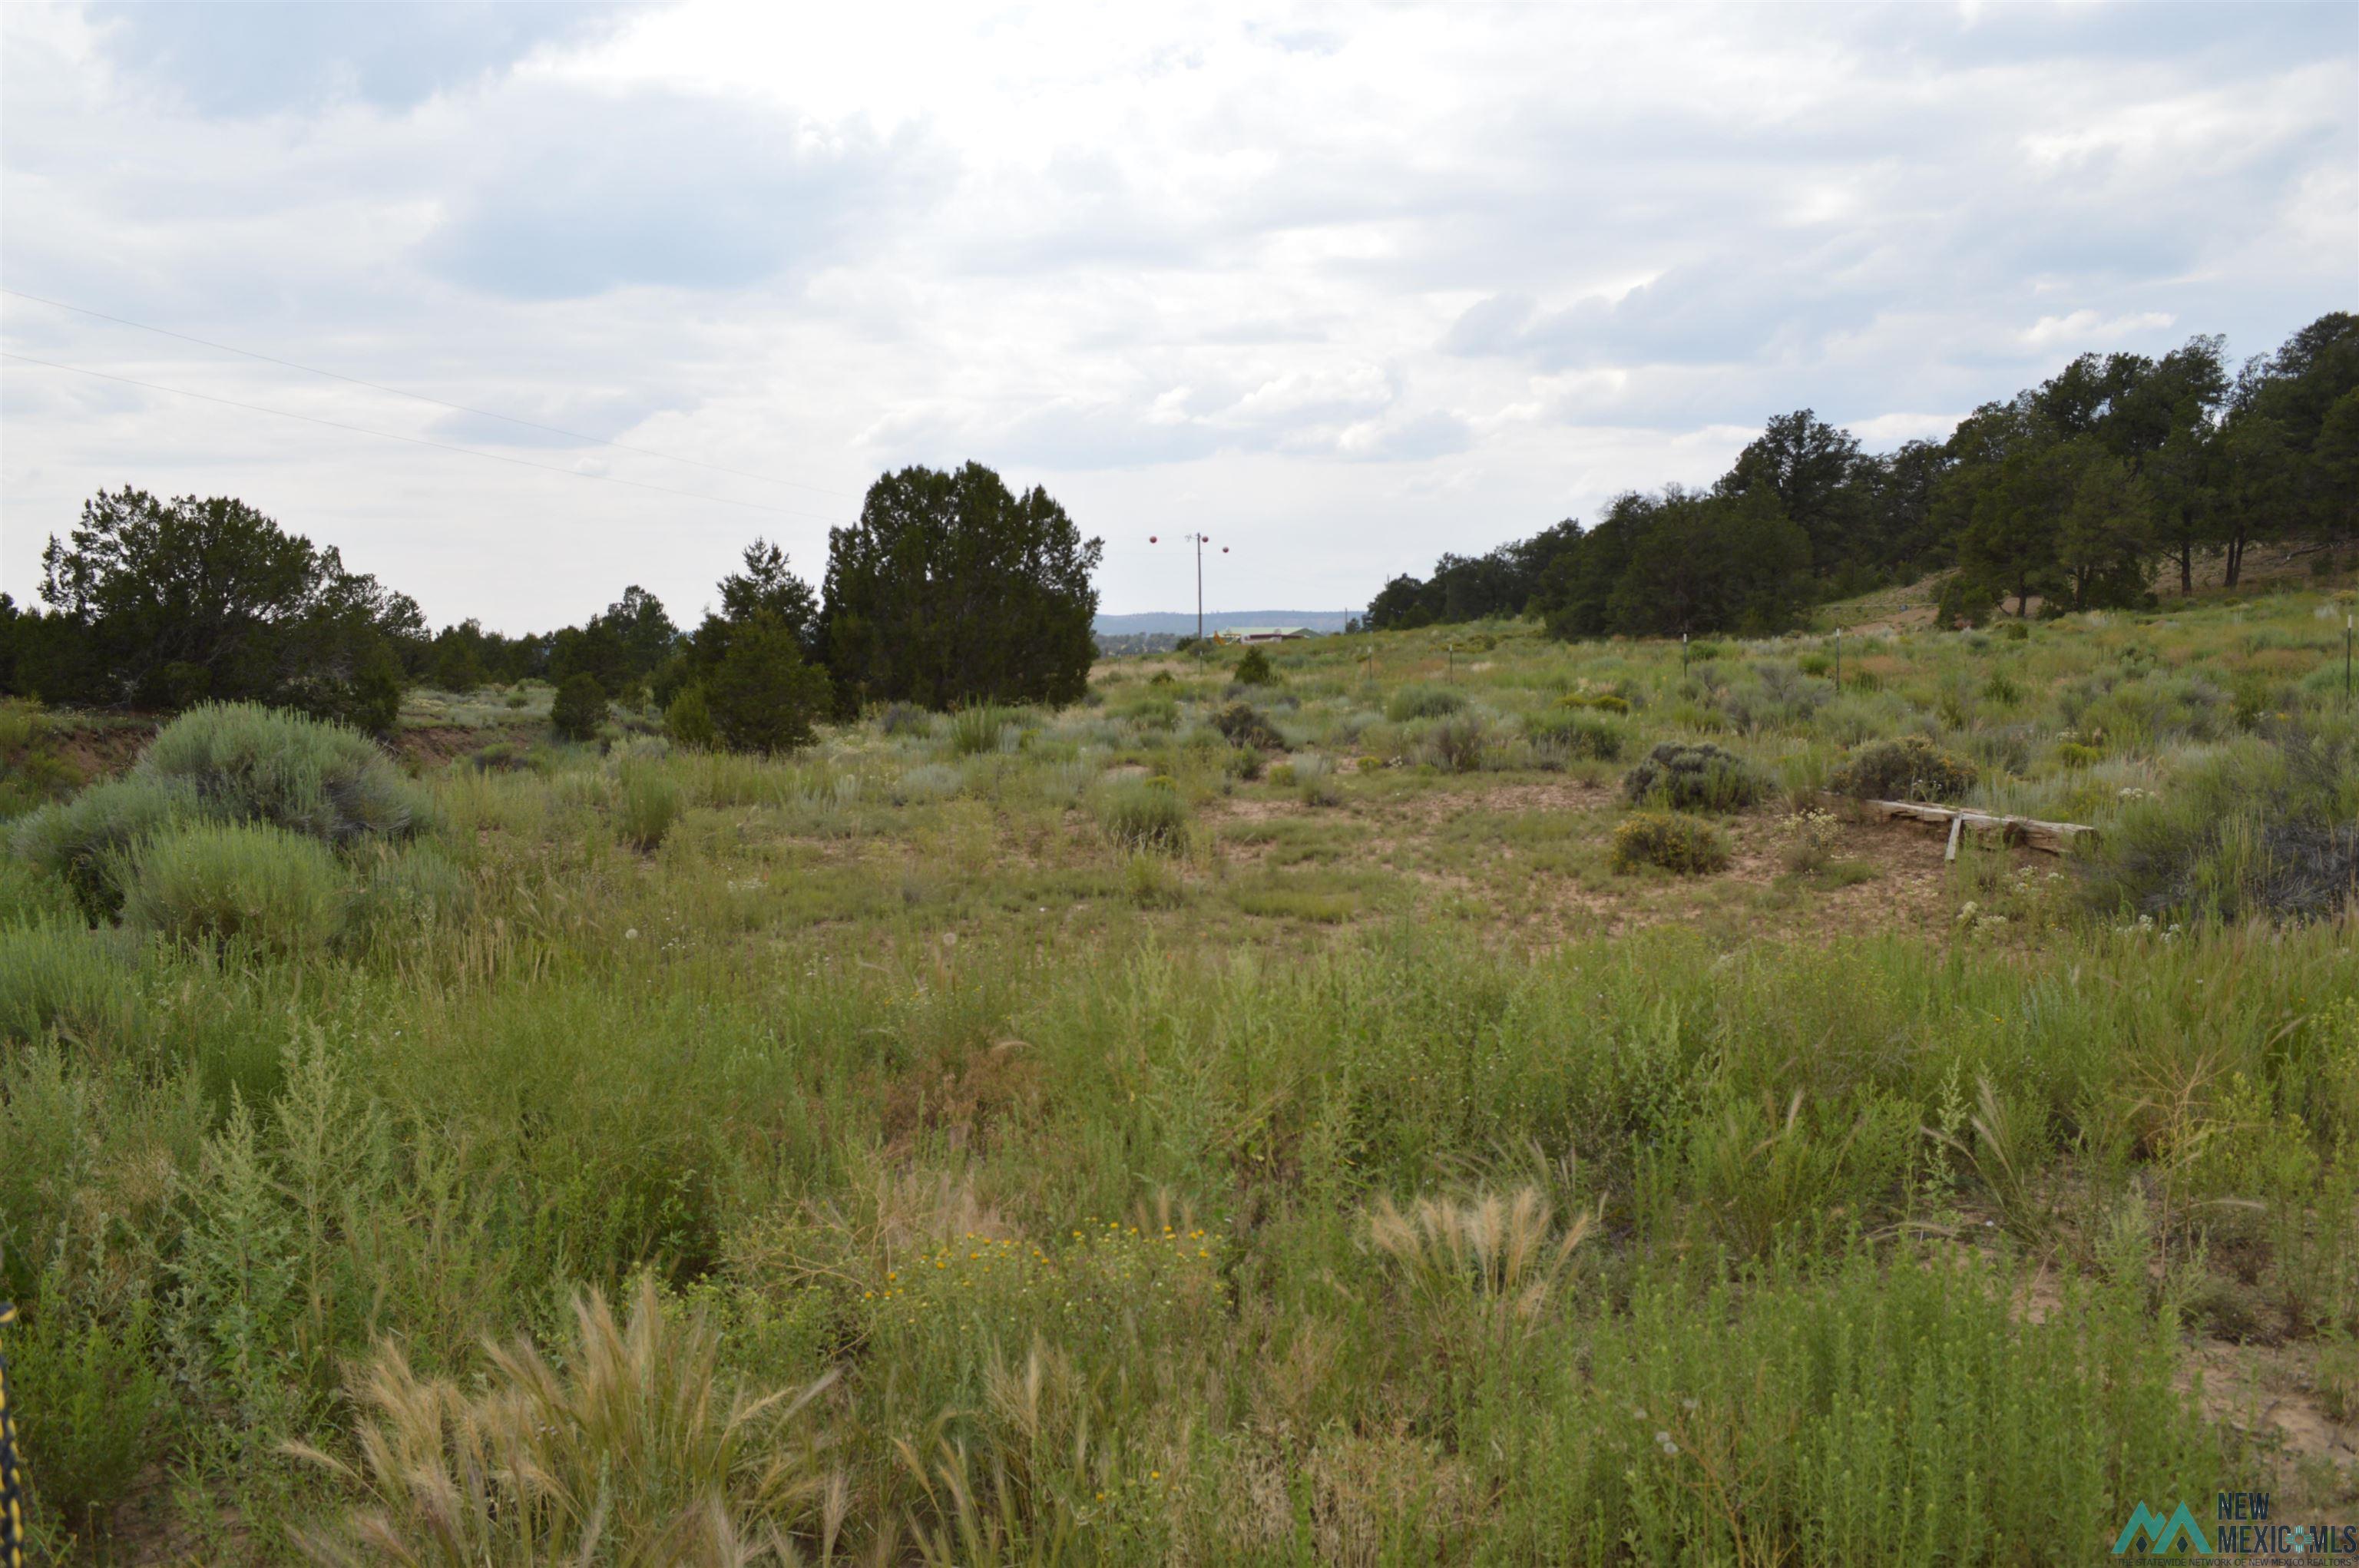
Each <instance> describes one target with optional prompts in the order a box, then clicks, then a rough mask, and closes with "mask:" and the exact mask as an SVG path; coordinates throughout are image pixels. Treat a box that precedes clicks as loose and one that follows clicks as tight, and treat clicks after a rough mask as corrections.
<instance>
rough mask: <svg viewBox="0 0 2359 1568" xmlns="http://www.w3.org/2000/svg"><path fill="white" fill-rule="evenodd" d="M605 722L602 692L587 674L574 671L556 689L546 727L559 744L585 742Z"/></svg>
mask: <svg viewBox="0 0 2359 1568" xmlns="http://www.w3.org/2000/svg"><path fill="white" fill-rule="evenodd" d="M605 722H606V689H605V688H604V687H603V686H601V685H599V684H598V678H597V677H596V676H594V675H592V674H591V673H590V672H589V671H588V670H576V671H575V672H574V673H572V674H571V675H569V676H567V677H566V678H565V684H563V685H562V686H560V687H559V688H558V689H557V701H556V702H552V703H550V704H549V727H550V728H551V729H553V730H555V731H556V732H557V734H558V737H559V738H560V739H561V740H589V739H591V738H592V736H594V735H597V733H598V726H599V725H600V724H604V723H605Z"/></svg>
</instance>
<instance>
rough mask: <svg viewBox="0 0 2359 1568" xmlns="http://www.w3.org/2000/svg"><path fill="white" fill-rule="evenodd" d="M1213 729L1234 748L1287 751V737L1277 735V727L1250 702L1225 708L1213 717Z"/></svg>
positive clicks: (1238, 703)
mask: <svg viewBox="0 0 2359 1568" xmlns="http://www.w3.org/2000/svg"><path fill="white" fill-rule="evenodd" d="M1212 727H1213V728H1214V729H1216V730H1218V731H1220V732H1221V734H1222V735H1223V736H1224V737H1225V738H1226V739H1227V740H1228V742H1229V744H1231V745H1232V746H1254V747H1256V748H1257V749H1259V750H1262V751H1284V750H1285V749H1286V737H1285V736H1284V735H1280V734H1278V733H1277V725H1276V724H1271V723H1270V722H1269V720H1267V719H1266V718H1265V717H1263V716H1262V713H1261V710H1259V709H1258V708H1256V707H1255V706H1254V705H1253V704H1252V703H1250V702H1232V703H1230V704H1229V705H1228V706H1227V707H1225V708H1223V709H1222V710H1221V711H1220V712H1219V713H1215V714H1214V715H1213V716H1212Z"/></svg>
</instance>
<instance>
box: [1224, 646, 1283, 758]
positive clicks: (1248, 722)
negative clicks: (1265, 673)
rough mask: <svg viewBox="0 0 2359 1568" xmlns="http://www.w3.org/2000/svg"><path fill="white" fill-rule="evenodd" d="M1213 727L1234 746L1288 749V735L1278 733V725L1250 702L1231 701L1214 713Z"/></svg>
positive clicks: (1273, 749)
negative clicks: (1272, 722)
mask: <svg viewBox="0 0 2359 1568" xmlns="http://www.w3.org/2000/svg"><path fill="white" fill-rule="evenodd" d="M1256 651H1259V650H1258V649H1256ZM1212 727H1213V728H1214V729H1216V730H1218V731H1220V732H1221V734H1222V735H1223V736H1224V737H1225V738H1226V739H1227V740H1228V741H1229V743H1230V744H1231V745H1233V746H1253V747H1255V748H1256V749H1257V750H1260V751H1284V750H1285V749H1286V737H1285V736H1284V735H1280V734H1278V733H1277V725H1276V724H1271V723H1270V722H1269V720H1267V719H1266V718H1265V717H1263V716H1262V713H1261V710H1260V709H1258V708H1256V707H1255V706H1254V705H1253V704H1252V703H1250V702H1231V703H1230V704H1229V705H1228V706H1227V707H1225V708H1223V709H1222V710H1221V711H1220V712H1219V713H1215V714H1213V715H1212Z"/></svg>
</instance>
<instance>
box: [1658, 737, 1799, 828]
mask: <svg viewBox="0 0 2359 1568" xmlns="http://www.w3.org/2000/svg"><path fill="white" fill-rule="evenodd" d="M1622 792H1623V793H1624V794H1625V796H1627V797H1628V798H1629V799H1630V800H1631V801H1632V802H1633V803H1634V804H1652V805H1663V806H1669V807H1672V808H1673V809H1675V810H1679V811H1741V810H1743V809H1744V808H1745V807H1746V806H1750V805H1754V804H1756V802H1758V801H1759V800H1762V799H1763V798H1764V797H1765V796H1767V794H1768V793H1769V781H1768V780H1767V779H1765V778H1764V777H1762V775H1761V773H1760V772H1759V771H1758V770H1757V769H1756V768H1754V766H1753V765H1752V764H1751V763H1749V762H1747V761H1745V759H1744V758H1743V757H1738V756H1737V755H1736V754H1735V753H1734V752H1731V751H1726V750H1723V748H1721V747H1720V746H1713V745H1712V743H1711V742H1709V741H1703V742H1698V743H1695V744H1692V745H1690V744H1683V743H1680V742H1677V741H1666V742H1664V743H1663V744H1662V745H1660V746H1657V747H1655V749H1654V750H1652V751H1650V752H1648V753H1647V756H1646V757H1645V758H1644V759H1643V760H1642V761H1640V762H1639V764H1638V766H1637V767H1636V768H1632V769H1631V770H1630V771H1629V772H1628V773H1626V774H1625V775H1624V776H1623V779H1622Z"/></svg>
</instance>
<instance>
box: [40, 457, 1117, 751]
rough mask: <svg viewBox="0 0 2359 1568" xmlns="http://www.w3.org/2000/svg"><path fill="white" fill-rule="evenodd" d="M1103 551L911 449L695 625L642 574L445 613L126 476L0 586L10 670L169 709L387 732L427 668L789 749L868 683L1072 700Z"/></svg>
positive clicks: (448, 678) (885, 694)
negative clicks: (811, 561) (208, 709)
mask: <svg viewBox="0 0 2359 1568" xmlns="http://www.w3.org/2000/svg"><path fill="white" fill-rule="evenodd" d="M1102 550H1103V546H1102V544H1101V542H1100V541H1099V540H1096V539H1089V540H1086V541H1084V540H1083V539H1082V536H1081V531H1080V529H1079V528H1076V527H1075V525H1074V523H1073V521H1072V519H1071V517H1069V516H1068V515H1067V514H1066V512H1065V509H1064V508H1063V507H1062V506H1059V505H1058V504H1057V502H1055V501H1054V500H1052V499H1051V498H1050V497H1049V495H1048V493H1047V492H1046V491H1044V490H1041V489H1038V488H1037V487H1036V488H1034V489H1031V490H1027V491H1025V492H1023V493H1022V494H1020V495H1018V494H1016V493H1015V492H1013V491H1011V490H1009V488H1008V487H1007V485H1006V483H1005V482H1004V481H1002V480H1001V478H1000V477H999V475H998V474H995V473H993V472H992V471H991V470H990V469H988V468H985V467H984V466H983V465H982V464H980V463H968V464H966V465H965V466H964V467H963V468H961V469H958V470H956V471H955V472H949V471H938V470H933V469H928V468H921V467H911V468H906V469H903V470H901V471H900V472H898V473H896V474H885V475H883V476H882V477H880V478H879V479H878V480H877V481H876V482H875V485H871V486H870V488H869V491H868V494H867V497H866V500H865V502H864V505H863V506H862V508H861V514H860V518H859V520H858V521H857V522H856V523H854V524H853V525H852V526H851V527H849V528H833V529H831V530H829V534H828V563H827V571H826V575H825V578H824V581H823V583H822V586H821V589H820V590H818V591H816V592H814V590H813V589H812V588H811V586H810V583H806V582H804V581H803V580H802V579H800V578H799V577H797V576H796V575H795V574H794V573H793V572H792V571H791V570H790V569H789V567H788V561H787V556H786V553H785V551H783V550H780V549H779V548H778V547H777V545H775V544H771V543H769V542H767V541H766V540H761V539H756V541H755V542H754V543H753V544H752V545H751V546H750V547H748V548H747V550H745V559H744V569H743V570H742V571H739V572H732V573H731V574H729V575H728V576H726V577H724V578H723V579H722V581H721V583H720V584H719V596H720V604H719V605H718V607H717V608H714V609H712V610H711V611H709V612H708V613H707V614H706V615H705V616H704V618H703V620H702V621H701V623H700V624H699V625H698V626H696V627H695V629H694V630H692V631H686V630H683V629H682V628H681V627H680V626H679V625H677V624H676V623H675V622H674V621H673V620H672V618H671V615H669V612H668V611H667V610H666V609H665V608H664V605H663V604H662V603H661V602H660V601H659V600H658V598H657V597H656V596H655V595H654V594H653V593H648V592H647V590H646V589H644V588H641V587H638V586H636V585H634V586H632V587H629V588H626V589H625V591H624V593H623V595H622V597H620V598H619V599H617V600H615V601H614V603H613V604H609V605H608V606H607V607H606V609H605V610H604V611H603V612H602V613H600V614H598V615H592V616H591V617H589V618H588V619H587V620H585V621H583V622H582V624H581V625H580V626H566V627H563V628H561V629H560V630H557V631H554V632H548V633H537V634H529V635H526V636H520V637H508V636H504V635H502V634H501V633H499V632H496V631H487V630H485V629H484V627H483V626H481V625H480V624H478V623H477V622H475V621H473V620H468V621H462V622H461V623H459V624H457V625H455V626H445V627H444V628H442V629H441V630H440V631H439V632H436V633H433V634H431V635H429V633H428V632H427V630H426V622H425V617H424V615H422V614H421V612H420V611H419V606H418V604H417V602H416V601H415V600H413V599H411V598H410V597H409V596H408V595H407V594H403V593H395V592H392V591H391V590H388V589H386V588H385V587H384V586H382V585H381V584H379V583H377V582H376V580H375V578H374V577H370V576H367V575H364V574H360V573H354V572H349V571H347V570H346V569H345V567H344V565H343V563H342V560H341V559H340V558H339V556H338V555H337V552H336V551H335V550H332V549H329V550H322V549H320V548H318V547H316V546H314V545H313V544H311V542H310V540H308V539H303V538H300V537H299V536H297V535H294V534H290V533H288V532H287V531H286V530H285V529H283V528H280V527H279V526H278V525H277V523H276V522H274V521H272V520H271V519H270V518H268V517H264V516H263V515H262V514H261V513H260V512H258V511H256V510H255V508H253V507H251V506H247V505H245V503H244V502H241V501H236V500H233V499H230V498H227V497H215V498H212V499H200V498H198V497H196V496H193V495H190V496H181V497H178V498H175V499H171V500H160V499H158V498H157V497H156V496H153V495H147V494H146V493H145V492H142V491H138V490H132V489H127V488H126V489H125V490H122V491H119V492H114V493H107V492H102V493H100V494H99V495H96V496H95V497H93V498H92V499H91V500H90V501H89V502H87V503H85V504H84V506H83V507H82V518H81V522H80V524H79V526H77V527H76V528H73V529H71V532H70V533H69V534H68V535H67V536H66V537H65V538H63V539H59V538H52V539H50V540H49V547H48V549H47V550H45V551H44V552H43V554H42V583H41V598H42V601H43V604H45V605H46V606H47V607H46V609H43V608H35V607H29V606H22V605H19V604H16V603H15V602H14V601H13V600H12V599H11V598H9V597H8V596H7V595H5V594H0V692H5V693H7V694H10V695H16V696H28V697H36V698H39V699H41V700H43V701H46V702H54V703H64V704H71V705H86V706H100V707H136V708H143V709H150V710H159V711H166V712H168V711H173V710H177V709H179V708H184V707H188V706H190V705H192V704H194V703H197V702H205V701H212V700H221V701H229V700H250V701H256V702H268V703H271V704H274V705H277V706H281V707H288V708H293V709H297V710H299V711H301V712H305V713H313V714H317V715H319V716H321V717H326V718H333V719H338V720H342V721H343V722H345V723H349V724H355V725H358V726H360V727H362V728H364V729H369V730H373V731H383V730H385V729H387V728H389V727H390V726H391V725H392V724H393V722H394V718H395V714H396V713H397V711H398V708H399V706H400V701H401V692H402V691H403V689H404V687H406V686H408V685H410V684H417V683H423V684H429V685H433V686H437V687H440V688H443V689H445V690H451V691H470V690H473V689H474V688H477V687H480V686H483V685H485V684H489V683H493V682H498V683H504V684H505V683H511V682H514V681H523V680H542V681H550V682H552V683H553V684H555V685H556V686H557V687H558V688H559V692H558V702H557V704H556V709H555V712H554V715H553V716H554V718H555V719H556V721H557V723H558V725H559V727H560V729H572V730H576V731H580V730H584V729H586V728H589V727H593V726H594V724H595V723H596V722H597V721H598V720H599V719H603V716H604V713H605V711H606V703H607V701H608V700H609V699H623V700H625V701H628V702H654V703H657V704H659V705H661V706H662V707H663V709H664V711H665V714H666V721H667V724H668V725H669V727H671V728H672V729H673V731H674V733H675V734H677V735H680V736H681V738H683V739H687V740H690V741H696V742H701V743H705V744H712V745H721V746H734V747H739V748H745V749H757V750H777V749H784V748H788V747H791V746H795V745H799V744H800V743H802V742H803V741H805V740H807V739H808V738H809V736H810V724H811V722H812V721H813V720H814V719H816V718H818V717H821V716H823V715H825V714H827V713H831V712H833V713H853V712H857V711H858V709H859V708H860V707H861V706H862V705H864V704H865V703H869V702H918V703H921V704H924V705H926V706H928V707H932V708H950V707H954V706H958V705H960V704H962V703H968V702H1071V701H1073V700H1075V699H1076V698H1078V697H1079V696H1080V695H1081V693H1082V688H1083V687H1084V686H1085V685H1086V683H1087V681H1088V679H1089V668H1090V664H1091V661H1092V660H1093V659H1094V658H1095V655H1096V649H1095V647H1094V644H1093V640H1092V637H1091V624H1092V622H1093V619H1094V617H1095V615H1096V614H1097V590H1096V589H1095V587H1094V586H1093V584H1092V583H1091V577H1092V574H1093V572H1095V571H1096V569H1097V565H1098V561H1099V558H1100V555H1101V553H1102Z"/></svg>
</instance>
